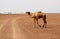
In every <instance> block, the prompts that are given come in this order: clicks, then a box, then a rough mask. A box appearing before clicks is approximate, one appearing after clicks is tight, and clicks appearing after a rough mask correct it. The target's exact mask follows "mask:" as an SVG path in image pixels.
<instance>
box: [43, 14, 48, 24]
mask: <svg viewBox="0 0 60 39" xmlns="http://www.w3.org/2000/svg"><path fill="white" fill-rule="evenodd" d="M43 20H44V23H47V21H46V14H45V15H44V17H43Z"/></svg>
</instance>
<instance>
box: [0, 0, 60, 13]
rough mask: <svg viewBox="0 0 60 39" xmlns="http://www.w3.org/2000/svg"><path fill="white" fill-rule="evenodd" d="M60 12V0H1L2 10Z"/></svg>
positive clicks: (0, 6) (0, 9)
mask: <svg viewBox="0 0 60 39" xmlns="http://www.w3.org/2000/svg"><path fill="white" fill-rule="evenodd" d="M26 11H31V12H35V11H43V12H58V13H59V12H60V0H0V12H13V13H14V12H26Z"/></svg>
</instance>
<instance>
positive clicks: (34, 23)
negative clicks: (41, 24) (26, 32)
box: [34, 18, 36, 27]
mask: <svg viewBox="0 0 60 39" xmlns="http://www.w3.org/2000/svg"><path fill="white" fill-rule="evenodd" d="M35 26H36V19H35V18H34V27H35Z"/></svg>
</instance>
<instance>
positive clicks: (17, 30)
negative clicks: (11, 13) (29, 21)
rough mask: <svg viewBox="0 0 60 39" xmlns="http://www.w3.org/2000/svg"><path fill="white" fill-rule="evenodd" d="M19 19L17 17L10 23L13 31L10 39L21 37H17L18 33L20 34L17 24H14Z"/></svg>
mask: <svg viewBox="0 0 60 39" xmlns="http://www.w3.org/2000/svg"><path fill="white" fill-rule="evenodd" d="M20 18H21V17H18V18H15V19H13V20H12V22H11V25H12V30H13V33H12V38H13V39H20V38H21V36H20V35H19V33H20V32H21V31H20V29H19V27H18V25H17V23H16V20H17V19H20Z"/></svg>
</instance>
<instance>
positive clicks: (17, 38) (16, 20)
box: [0, 14, 60, 39]
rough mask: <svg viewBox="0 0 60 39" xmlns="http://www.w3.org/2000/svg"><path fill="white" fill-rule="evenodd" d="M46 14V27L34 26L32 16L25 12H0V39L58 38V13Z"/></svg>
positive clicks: (59, 20)
mask: <svg viewBox="0 0 60 39" xmlns="http://www.w3.org/2000/svg"><path fill="white" fill-rule="evenodd" d="M46 15H47V28H43V27H39V26H35V28H34V27H33V26H34V22H33V18H30V17H29V16H28V15H26V14H9V15H8V14H0V39H60V14H46ZM42 23H43V21H42V20H41V19H39V24H40V25H42Z"/></svg>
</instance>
